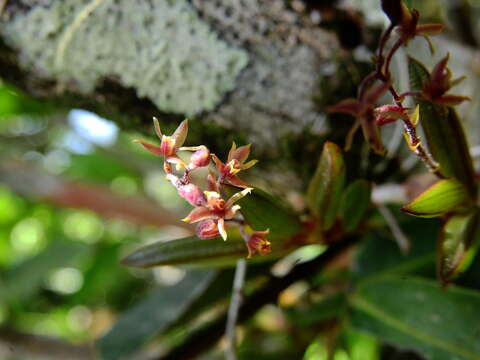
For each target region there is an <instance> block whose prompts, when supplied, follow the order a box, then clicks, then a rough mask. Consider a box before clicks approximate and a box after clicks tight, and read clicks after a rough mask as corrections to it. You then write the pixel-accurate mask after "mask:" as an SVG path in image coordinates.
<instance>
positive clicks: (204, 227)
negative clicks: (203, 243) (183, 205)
mask: <svg viewBox="0 0 480 360" xmlns="http://www.w3.org/2000/svg"><path fill="white" fill-rule="evenodd" d="M195 233H196V234H197V236H198V237H199V238H200V239H202V240H207V239H213V238H216V237H219V236H220V232H219V231H218V224H217V222H216V221H215V220H212V219H208V220H203V221H200V222H199V223H198V225H197V228H196V230H195Z"/></svg>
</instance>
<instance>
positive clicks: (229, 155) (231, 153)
mask: <svg viewBox="0 0 480 360" xmlns="http://www.w3.org/2000/svg"><path fill="white" fill-rule="evenodd" d="M235 151H237V144H235V141H234V142H233V143H232V147H231V148H230V151H229V152H228V157H227V162H230V160H232V159H233V154H234V153H235Z"/></svg>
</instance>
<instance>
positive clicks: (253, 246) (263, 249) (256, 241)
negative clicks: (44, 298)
mask: <svg viewBox="0 0 480 360" xmlns="http://www.w3.org/2000/svg"><path fill="white" fill-rule="evenodd" d="M269 233H270V230H269V229H267V230H265V231H255V232H254V233H252V234H251V235H250V236H249V237H248V241H247V248H248V257H249V258H250V257H252V255H253V254H255V253H259V254H260V255H266V254H268V253H270V252H271V251H272V249H271V243H270V241H268V240H267V235H268V234H269Z"/></svg>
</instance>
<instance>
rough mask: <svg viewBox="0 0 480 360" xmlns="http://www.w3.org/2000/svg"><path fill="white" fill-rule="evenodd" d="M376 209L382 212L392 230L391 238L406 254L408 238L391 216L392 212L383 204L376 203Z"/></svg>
mask: <svg viewBox="0 0 480 360" xmlns="http://www.w3.org/2000/svg"><path fill="white" fill-rule="evenodd" d="M377 208H378V211H379V212H380V214H382V216H383V218H384V219H385V222H386V223H387V225H388V227H389V228H390V231H391V232H392V235H393V238H394V239H395V241H396V243H397V245H398V247H399V248H400V251H401V253H402V254H403V255H407V254H408V252H409V250H410V240H409V239H408V237H407V236H406V235H405V234H404V232H403V231H402V229H401V228H400V225H399V224H398V221H397V219H396V218H395V216H393V214H392V212H391V211H390V209H389V208H388V207H386V206H385V205H378V206H377Z"/></svg>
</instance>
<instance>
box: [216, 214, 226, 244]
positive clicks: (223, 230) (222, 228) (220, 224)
mask: <svg viewBox="0 0 480 360" xmlns="http://www.w3.org/2000/svg"><path fill="white" fill-rule="evenodd" d="M217 226H218V232H219V233H220V235H221V236H222V238H223V240H224V241H225V240H227V230H226V228H225V220H223V219H218V225H217Z"/></svg>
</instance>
